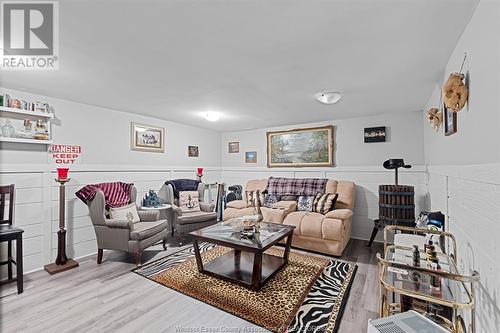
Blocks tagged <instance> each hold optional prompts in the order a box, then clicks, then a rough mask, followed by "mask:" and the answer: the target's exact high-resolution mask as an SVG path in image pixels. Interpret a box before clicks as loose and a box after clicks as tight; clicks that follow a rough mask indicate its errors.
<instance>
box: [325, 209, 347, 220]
mask: <svg viewBox="0 0 500 333" xmlns="http://www.w3.org/2000/svg"><path fill="white" fill-rule="evenodd" d="M325 217H329V218H331V219H339V220H347V219H350V218H351V217H352V210H350V209H347V208H342V209H334V210H331V211H329V212H328V213H326V214H325Z"/></svg>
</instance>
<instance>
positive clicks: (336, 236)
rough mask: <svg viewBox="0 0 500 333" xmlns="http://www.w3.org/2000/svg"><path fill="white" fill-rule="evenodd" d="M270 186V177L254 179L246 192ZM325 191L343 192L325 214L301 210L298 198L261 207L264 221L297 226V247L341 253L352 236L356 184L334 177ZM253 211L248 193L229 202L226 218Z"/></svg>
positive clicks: (295, 244) (335, 254) (333, 253)
mask: <svg viewBox="0 0 500 333" xmlns="http://www.w3.org/2000/svg"><path fill="white" fill-rule="evenodd" d="M266 187H267V179H259V180H250V181H248V183H247V184H246V186H245V193H246V192H248V191H255V190H259V191H260V192H263V191H264V190H265V189H266ZM325 192H327V193H338V194H339V196H338V198H337V202H336V204H335V209H334V210H333V211H330V212H328V213H327V214H325V215H322V214H319V213H315V212H304V211H297V203H296V202H295V201H280V202H277V203H275V204H274V205H273V206H272V208H268V207H261V212H262V216H263V220H264V221H266V222H274V223H283V224H288V225H294V226H295V227H296V228H295V230H294V235H293V242H292V245H293V246H295V247H298V248H302V249H307V250H311V251H317V252H321V253H326V254H331V255H334V256H340V255H342V251H343V250H344V248H345V247H346V245H347V243H348V242H349V239H350V238H351V225H352V214H353V213H352V210H353V208H354V199H355V185H354V183H353V182H350V181H343V180H341V181H336V180H332V179H330V180H328V182H327V184H326V188H325ZM245 195H246V194H245ZM252 213H253V208H252V207H247V205H246V200H245V196H244V198H243V200H236V201H231V202H229V203H228V205H227V208H226V209H225V210H224V215H223V219H224V220H228V219H230V218H234V217H241V216H245V215H251V214H252Z"/></svg>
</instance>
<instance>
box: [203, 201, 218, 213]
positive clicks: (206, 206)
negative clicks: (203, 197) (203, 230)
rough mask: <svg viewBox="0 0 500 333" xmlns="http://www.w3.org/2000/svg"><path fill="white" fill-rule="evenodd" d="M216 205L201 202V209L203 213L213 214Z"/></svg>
mask: <svg viewBox="0 0 500 333" xmlns="http://www.w3.org/2000/svg"><path fill="white" fill-rule="evenodd" d="M214 208H215V204H213V203H208V202H202V201H200V209H201V211H202V212H205V213H211V212H213V211H214Z"/></svg>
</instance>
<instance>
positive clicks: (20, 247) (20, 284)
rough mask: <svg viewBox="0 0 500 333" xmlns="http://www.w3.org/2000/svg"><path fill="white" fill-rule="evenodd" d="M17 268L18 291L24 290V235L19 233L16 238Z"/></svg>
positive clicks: (19, 292)
mask: <svg viewBox="0 0 500 333" xmlns="http://www.w3.org/2000/svg"><path fill="white" fill-rule="evenodd" d="M16 269H17V276H16V279H17V293H18V294H21V293H22V292H23V235H22V234H19V235H17V239H16Z"/></svg>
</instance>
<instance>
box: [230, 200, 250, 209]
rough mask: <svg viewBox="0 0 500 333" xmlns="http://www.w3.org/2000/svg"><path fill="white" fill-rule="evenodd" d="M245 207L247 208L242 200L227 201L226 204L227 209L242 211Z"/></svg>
mask: <svg viewBox="0 0 500 333" xmlns="http://www.w3.org/2000/svg"><path fill="white" fill-rule="evenodd" d="M246 206H247V204H246V203H245V201H243V200H233V201H229V202H228V203H227V207H228V208H237V209H242V208H246Z"/></svg>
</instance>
